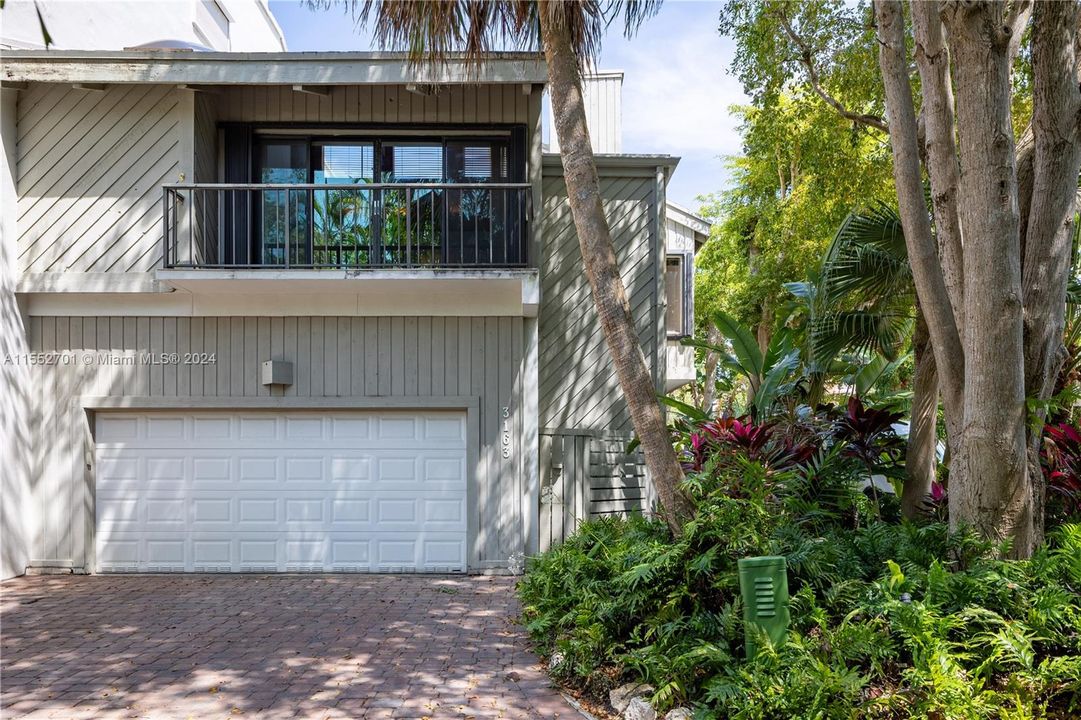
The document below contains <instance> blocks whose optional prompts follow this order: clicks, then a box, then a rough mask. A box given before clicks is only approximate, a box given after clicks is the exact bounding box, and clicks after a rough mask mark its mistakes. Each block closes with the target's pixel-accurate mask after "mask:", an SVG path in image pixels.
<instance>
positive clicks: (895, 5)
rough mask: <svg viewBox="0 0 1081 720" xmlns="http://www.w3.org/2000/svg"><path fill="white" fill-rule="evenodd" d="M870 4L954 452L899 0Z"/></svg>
mask: <svg viewBox="0 0 1081 720" xmlns="http://www.w3.org/2000/svg"><path fill="white" fill-rule="evenodd" d="M874 7H875V19H876V21H877V24H878V38H879V66H880V67H881V69H882V82H883V85H884V86H885V90H886V107H887V108H888V110H889V116H890V124H889V133H890V149H891V151H892V153H893V178H894V184H895V185H896V186H897V204H898V209H899V211H900V216H901V226H902V228H903V229H904V234H905V245H906V247H907V250H908V262H909V265H910V266H911V268H912V281H913V284H914V285H915V286H916V296H917V298H918V300H919V304H920V307H922V308H923V312H924V317H925V318H926V320H927V329H928V333H929V335H930V338H931V347H932V348H933V349H934V353H935V366H936V368H937V371H938V378H939V388H940V391H941V393H942V403H943V407H944V408H945V411H946V434H947V437H948V438H949V446H950V451H951V453H956V452H957V451H958V450H959V449H960V446H961V435H962V432H961V429H962V419H963V417H964V390H965V366H964V352H963V350H962V346H961V336H960V333H959V330H958V327H957V322H956V320H955V312H954V309H953V302H952V300H951V298H950V293H949V290H948V289H947V286H946V281H945V279H944V276H943V273H942V265H941V263H940V260H939V256H938V249H937V248H936V246H935V237H934V233H933V232H932V231H931V221H930V218H929V217H928V213H927V205H926V203H925V202H924V196H923V182H922V175H921V172H920V150H921V145H920V142H919V137H918V132H917V126H916V111H915V107H914V105H913V101H912V87H911V85H910V84H909V74H908V62H907V59H906V56H905V28H904V14H903V12H902V9H901V3H900V2H899V0H876V2H875V4H874ZM960 470H961V469H960V468H958V467H957V466H956V465H953V466H951V472H950V478H951V484H952V482H953V478H954V476H955V474H956V473H957V472H960Z"/></svg>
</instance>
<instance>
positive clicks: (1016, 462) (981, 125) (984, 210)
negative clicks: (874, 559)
mask: <svg viewBox="0 0 1081 720" xmlns="http://www.w3.org/2000/svg"><path fill="white" fill-rule="evenodd" d="M1004 12H1005V7H1004V5H1002V4H998V3H982V4H976V5H966V6H955V7H953V8H952V9H951V12H950V14H949V15H948V17H947V25H948V28H949V31H950V48H951V52H952V57H953V63H954V68H955V74H954V81H955V85H956V87H957V137H958V150H959V154H960V161H961V166H962V168H964V171H963V172H962V173H961V176H960V182H959V186H958V187H959V199H960V202H959V212H960V217H961V226H962V227H963V228H965V243H964V252H963V261H964V268H965V300H964V309H965V313H964V328H965V332H964V342H963V344H964V357H965V393H964V398H965V401H964V443H963V444H962V446H961V452H960V455H959V456H958V458H957V462H956V466H958V467H960V469H961V471H962V472H960V473H951V475H950V524H951V525H952V526H954V527H959V526H962V525H966V526H971V527H974V528H976V530H977V531H979V533H980V534H981V535H983V536H984V537H986V538H990V539H994V540H1007V539H1009V540H1012V543H1013V547H1012V552H1013V554H1014V555H1015V556H1018V557H1027V556H1028V555H1030V554H1031V552H1032V550H1033V543H1034V537H1033V516H1032V501H1033V498H1032V489H1031V487H1030V484H1029V479H1028V466H1027V462H1026V452H1025V450H1026V445H1025V420H1026V411H1025V382H1024V375H1025V373H1024V360H1025V359H1024V345H1023V329H1022V305H1021V257H1020V242H1021V237H1020V218H1019V209H1018V204H1017V172H1016V165H1015V153H1014V140H1013V127H1012V124H1011V122H1010V62H1009V37H1008V36H1005V37H1004V36H1003V33H1002V30H1003V28H1004V26H1005V23H1006V16H1005V14H1004Z"/></svg>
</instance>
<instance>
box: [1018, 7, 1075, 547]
mask: <svg viewBox="0 0 1081 720" xmlns="http://www.w3.org/2000/svg"><path fill="white" fill-rule="evenodd" d="M1079 14H1081V10H1079V8H1078V5H1077V3H1076V2H1056V3H1039V4H1038V5H1037V6H1036V7H1035V8H1034V10H1033V29H1032V69H1033V81H1034V82H1033V97H1032V101H1033V107H1032V128H1031V129H1032V141H1033V145H1034V151H1033V159H1032V191H1031V195H1030V200H1029V202H1028V204H1027V207H1026V210H1027V212H1026V214H1025V215H1024V216H1023V218H1024V219H1025V220H1027V222H1026V224H1025V226H1023V233H1024V244H1023V247H1024V256H1023V262H1024V265H1023V278H1024V279H1023V293H1024V294H1023V298H1024V342H1025V346H1024V353H1025V393H1026V395H1027V396H1028V397H1032V398H1036V399H1038V400H1047V399H1048V398H1050V397H1051V395H1052V393H1053V392H1054V387H1055V381H1056V380H1057V379H1058V374H1059V370H1060V368H1061V367H1062V361H1063V359H1064V358H1065V348H1064V347H1063V341H1062V332H1063V328H1064V326H1065V311H1066V303H1065V296H1066V286H1067V282H1068V279H1069V274H1070V263H1071V260H1072V240H1073V220H1074V212H1075V204H1076V198H1077V176H1078V172H1079V171H1081V138H1079V129H1078V115H1079V113H1081V91H1079V89H1078V83H1077V79H1078V78H1077V68H1078V58H1077V54H1076V53H1077V47H1076V35H1077V32H1078V20H1079ZM1037 412H1038V415H1039V418H1038V419H1039V420H1040V422H1039V423H1037V424H1036V430H1035V431H1032V430H1029V437H1028V441H1027V446H1028V466H1029V475H1030V478H1031V481H1032V493H1033V508H1034V515H1035V523H1034V528H1033V534H1034V542H1040V541H1042V539H1043V507H1044V483H1043V474H1042V472H1041V470H1040V465H1039V449H1040V441H1041V437H1042V435H1043V427H1042V426H1043V422H1042V421H1043V419H1044V417H1043V412H1042V410H1041V411H1037Z"/></svg>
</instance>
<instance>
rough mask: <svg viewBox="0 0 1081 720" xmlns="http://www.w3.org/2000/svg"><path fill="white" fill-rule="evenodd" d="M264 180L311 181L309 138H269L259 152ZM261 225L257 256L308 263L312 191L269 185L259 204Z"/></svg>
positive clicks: (266, 261)
mask: <svg viewBox="0 0 1081 720" xmlns="http://www.w3.org/2000/svg"><path fill="white" fill-rule="evenodd" d="M257 157H258V162H259V166H258V174H259V180H258V182H260V183H266V184H276V185H280V184H285V185H296V184H301V183H306V182H308V143H307V141H305V140H267V141H265V142H263V143H261V146H260V148H259V154H258V156H257ZM256 210H257V212H258V214H259V225H260V229H261V231H262V232H261V233H260V237H259V242H258V247H256V248H255V253H254V255H255V257H256V258H258V260H259V263H260V264H262V265H285V264H286V262H287V261H288V263H289V264H291V265H306V264H308V263H310V262H311V259H310V258H311V253H310V248H309V237H308V218H309V215H310V210H311V209H310V208H309V207H308V193H307V192H306V191H304V190H299V189H298V190H289V189H280V188H275V189H267V190H262V191H261V192H260V197H259V200H258V203H257V208H256Z"/></svg>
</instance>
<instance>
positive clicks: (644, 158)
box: [543, 153, 679, 183]
mask: <svg viewBox="0 0 1081 720" xmlns="http://www.w3.org/2000/svg"><path fill="white" fill-rule="evenodd" d="M593 161H594V162H595V163H596V165H597V174H598V175H607V176H617V177H618V176H638V175H656V174H657V171H658V170H662V171H663V172H664V181H665V183H667V182H668V179H669V178H670V177H671V176H672V172H673V171H674V170H675V169H676V166H677V165H679V158H678V157H676V156H675V155H630V154H619V155H609V154H600V153H598V154H594V155H593ZM543 165H544V174H545V175H556V176H559V175H562V174H563V159H562V158H561V157H560V155H559V153H544V156H543Z"/></svg>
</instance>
